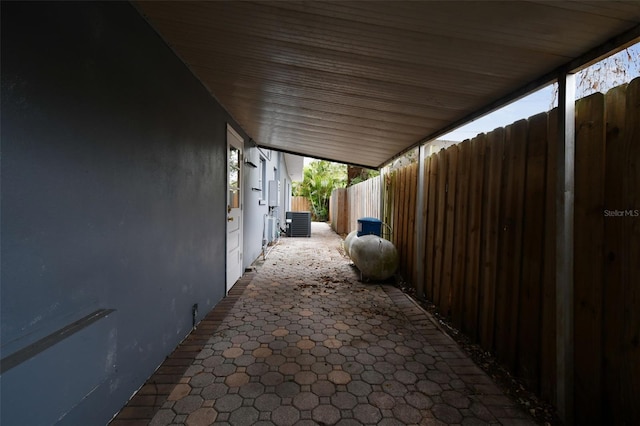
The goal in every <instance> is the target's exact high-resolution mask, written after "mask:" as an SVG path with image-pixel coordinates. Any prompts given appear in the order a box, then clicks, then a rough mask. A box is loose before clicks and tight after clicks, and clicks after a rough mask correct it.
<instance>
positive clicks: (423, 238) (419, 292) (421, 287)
mask: <svg viewBox="0 0 640 426" xmlns="http://www.w3.org/2000/svg"><path fill="white" fill-rule="evenodd" d="M430 169H431V157H426V158H425V159H424V173H423V176H424V182H423V183H422V194H423V196H422V199H423V200H424V201H423V206H422V212H421V215H422V218H421V220H422V224H423V226H422V230H423V233H422V234H421V235H418V238H419V240H418V244H419V245H421V246H422V247H421V253H422V259H418V264H417V265H416V269H417V268H422V269H423V271H424V273H423V274H422V280H420V281H419V282H416V286H415V288H416V297H417V298H418V299H424V298H425V288H426V282H427V271H426V269H427V265H428V262H427V235H428V229H427V220H428V219H427V218H428V215H429V212H428V205H427V203H428V200H429V171H430Z"/></svg>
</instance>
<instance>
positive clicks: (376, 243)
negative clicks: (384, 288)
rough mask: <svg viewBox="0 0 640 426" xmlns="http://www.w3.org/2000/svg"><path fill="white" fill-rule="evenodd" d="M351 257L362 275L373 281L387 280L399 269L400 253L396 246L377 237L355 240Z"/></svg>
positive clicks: (351, 248) (364, 236)
mask: <svg viewBox="0 0 640 426" xmlns="http://www.w3.org/2000/svg"><path fill="white" fill-rule="evenodd" d="M349 255H350V256H351V260H353V263H355V265H356V266H357V267H358V269H359V270H360V272H362V275H363V276H364V277H367V278H370V279H372V280H386V279H387V278H389V277H391V276H392V275H393V274H394V273H395V272H396V269H398V262H399V259H398V251H397V250H396V248H395V246H394V245H393V243H392V242H391V241H389V240H385V239H384V238H381V237H378V236H377V235H363V236H361V237H355V238H353V239H352V241H351V246H350V248H349Z"/></svg>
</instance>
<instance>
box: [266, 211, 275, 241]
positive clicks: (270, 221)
mask: <svg viewBox="0 0 640 426" xmlns="http://www.w3.org/2000/svg"><path fill="white" fill-rule="evenodd" d="M264 227H265V239H266V243H267V244H271V243H272V242H274V241H275V240H277V239H278V218H276V217H274V216H265V223H264Z"/></svg>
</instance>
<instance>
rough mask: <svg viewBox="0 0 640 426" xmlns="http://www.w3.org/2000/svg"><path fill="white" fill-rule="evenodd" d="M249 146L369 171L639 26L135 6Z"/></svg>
mask: <svg viewBox="0 0 640 426" xmlns="http://www.w3.org/2000/svg"><path fill="white" fill-rule="evenodd" d="M136 6H137V8H138V9H139V11H140V12H141V13H142V14H143V15H144V16H145V17H146V18H147V20H148V21H149V22H150V24H151V25H152V26H153V27H154V28H155V29H156V30H157V31H158V33H159V34H160V35H161V36H162V37H163V38H164V40H165V41H166V42H167V43H168V44H169V45H170V46H171V47H172V48H173V49H174V51H175V52H176V54H177V55H179V56H180V57H181V58H182V60H183V61H184V62H185V63H186V64H187V65H188V66H189V67H190V69H191V70H192V72H193V73H194V74H195V75H196V76H197V77H198V78H199V79H200V80H201V81H202V83H203V84H204V85H205V86H206V87H207V88H208V90H209V91H210V92H211V93H212V94H213V95H214V96H215V97H216V98H217V99H218V100H219V101H220V102H221V103H222V105H223V106H224V107H225V108H226V109H227V110H228V111H229V112H230V113H231V115H232V116H233V117H234V118H235V119H236V120H237V121H238V123H239V124H240V125H241V126H242V128H243V129H244V130H245V131H246V132H247V133H248V134H249V135H250V137H251V138H253V139H254V141H255V142H256V143H257V144H259V145H260V146H264V147H267V148H273V149H277V150H283V151H286V152H292V153H297V154H300V155H306V156H311V157H317V158H324V159H331V160H335V161H339V162H345V163H351V164H357V165H364V166H369V167H379V166H382V165H384V164H385V163H386V162H387V161H388V160H390V159H391V158H393V157H394V156H396V155H397V154H399V153H401V152H403V151H404V150H406V149H407V148H409V147H412V146H415V145H416V144H417V143H419V142H420V141H422V140H424V139H425V138H426V137H428V136H431V135H434V134H437V133H438V132H439V131H440V130H442V129H445V128H447V127H448V126H450V125H451V124H452V123H456V122H458V121H459V120H461V119H464V117H467V116H469V115H470V114H473V113H474V112H475V111H478V110H480V109H482V108H483V107H486V106H487V105H490V104H492V103H494V102H496V101H499V100H501V99H504V98H505V97H508V96H509V95H510V94H511V93H513V92H515V91H516V90H518V89H520V88H522V87H525V86H526V85H527V84H529V83H531V82H534V81H536V80H537V79H539V78H540V77H541V76H543V75H545V74H548V73H550V72H552V71H553V70H555V69H556V68H558V67H560V66H562V65H564V64H566V63H569V62H570V61H571V60H573V59H574V58H577V57H579V56H580V55H583V54H584V53H585V52H587V51H589V50H590V49H592V48H594V47H596V46H599V45H601V44H603V43H605V42H606V41H607V40H609V39H611V38H612V37H615V36H617V35H619V34H621V33H624V32H627V31H629V30H632V29H634V28H635V27H638V25H639V24H640V2H638V1H629V2H610V1H606V2H605V1H596V2H557V1H553V2H545V1H538V2H521V1H507V2H493V1H491V2H485V1H469V2H462V1H443V2H435V1H411V2H405V1H352V2H347V1H337V2H327V1H311V2H299V1H258V2H244V1H211V2H200V1H195V2H185V1H179V2H165V1H140V2H138V3H136Z"/></svg>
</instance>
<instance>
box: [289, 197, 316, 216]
mask: <svg viewBox="0 0 640 426" xmlns="http://www.w3.org/2000/svg"><path fill="white" fill-rule="evenodd" d="M291 211H292V212H310V211H311V203H310V202H309V199H308V198H307V197H300V196H296V197H291Z"/></svg>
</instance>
